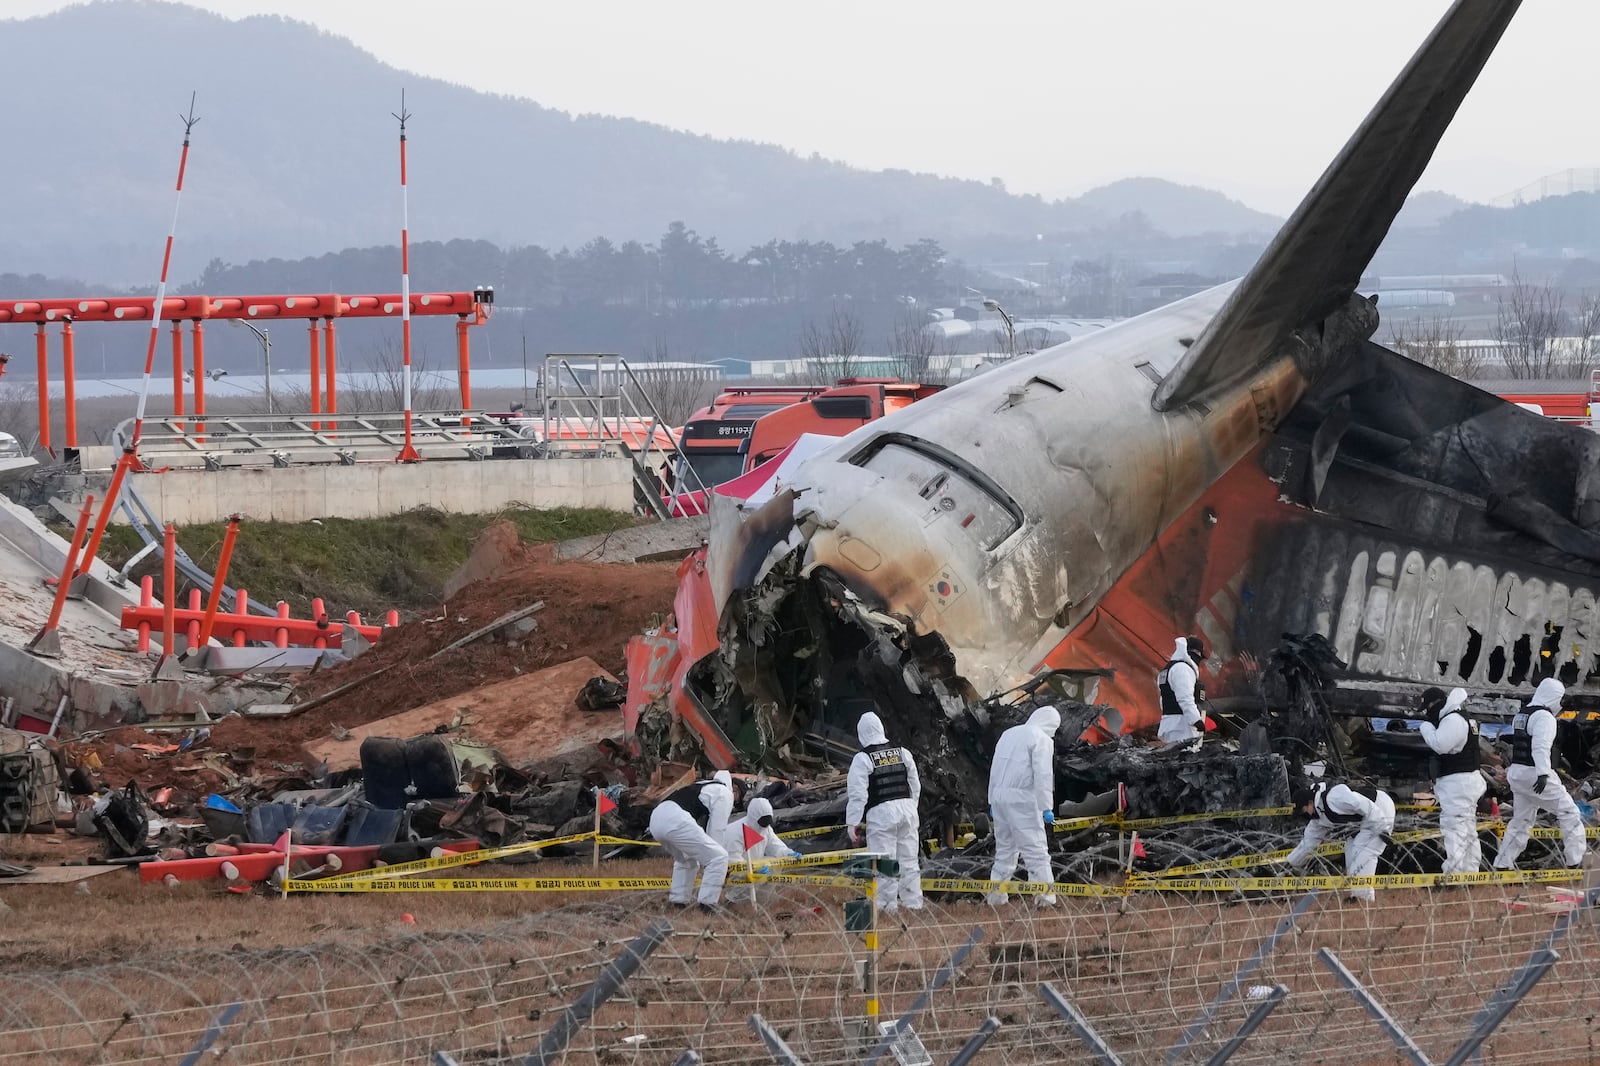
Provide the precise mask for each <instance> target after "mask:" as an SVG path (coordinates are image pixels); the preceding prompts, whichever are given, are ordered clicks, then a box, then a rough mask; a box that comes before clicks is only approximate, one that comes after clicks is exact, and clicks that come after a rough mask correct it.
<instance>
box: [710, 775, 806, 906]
mask: <svg viewBox="0 0 1600 1066" xmlns="http://www.w3.org/2000/svg"><path fill="white" fill-rule="evenodd" d="M747 828H748V829H749V830H750V831H751V832H752V833H760V834H761V839H760V840H758V841H756V842H755V843H754V844H751V845H749V847H748V848H747V847H746V846H745V830H746V829H747ZM722 846H723V847H724V848H726V849H727V852H728V854H729V855H730V856H736V857H739V858H744V857H745V856H748V857H749V859H750V862H751V863H752V864H753V865H757V866H759V865H760V860H761V859H782V858H799V856H800V853H799V852H798V851H795V850H793V849H792V848H790V847H789V845H788V844H785V843H784V842H783V839H782V838H781V837H779V836H778V831H777V830H776V829H774V828H772V802H771V801H770V800H764V799H753V800H751V801H750V808H749V809H748V810H747V811H745V812H744V817H743V818H740V819H739V820H738V821H736V822H729V823H728V828H727V829H726V830H724V831H723V834H722ZM726 895H727V897H728V899H730V900H741V901H743V900H748V899H749V898H750V889H749V888H748V887H746V886H744V885H741V884H739V883H738V877H737V875H736V876H735V878H734V882H733V883H732V884H730V885H728V886H727V891H726Z"/></svg>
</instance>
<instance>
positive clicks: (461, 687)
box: [212, 547, 678, 764]
mask: <svg viewBox="0 0 1600 1066" xmlns="http://www.w3.org/2000/svg"><path fill="white" fill-rule="evenodd" d="M521 556H522V558H521V559H520V560H518V561H517V562H516V563H515V564H514V568H513V569H512V570H511V572H509V573H506V574H503V575H502V576H499V577H493V578H487V579H484V580H480V581H476V582H474V583H472V584H471V585H468V586H467V587H466V588H465V589H463V590H462V591H461V592H460V593H458V594H457V595H456V596H455V597H454V598H453V599H452V600H451V601H450V602H449V603H448V604H447V605H446V608H445V610H444V612H443V615H444V617H443V618H433V619H422V620H419V621H415V622H409V623H406V624H405V625H402V626H400V627H398V628H397V629H394V630H391V631H389V632H387V633H385V634H384V635H383V638H382V639H381V640H380V641H379V642H378V643H377V645H375V646H374V647H373V649H372V650H371V651H370V652H368V653H367V654H365V655H363V656H361V657H360V658H358V659H355V660H353V661H351V662H348V663H345V664H343V665H341V666H339V667H337V668H335V669H333V670H329V671H327V672H326V673H322V674H317V675H315V676H313V677H310V678H307V679H305V680H304V681H303V682H302V683H301V684H300V687H299V697H300V699H301V700H309V699H311V698H313V697H315V696H318V695H320V694H322V693H326V692H331V691H332V690H333V689H335V688H338V687H339V686H340V685H344V684H347V683H349V682H352V681H355V680H357V679H358V678H363V677H367V676H368V675H370V674H372V673H373V672H374V671H377V670H380V669H384V668H388V669H386V670H385V672H384V673H383V674H382V675H380V676H377V677H374V678H372V679H371V680H370V681H367V682H366V683H364V684H362V685H359V686H357V687H356V688H354V689H352V690H350V691H349V692H347V693H344V694H342V695H340V696H338V697H336V698H334V699H333V700H331V701H329V702H327V703H323V704H319V705H318V706H316V707H314V708H311V709H310V710H308V711H306V712H304V713H303V714H299V715H296V716H294V717H292V718H287V719H279V720H270V719H269V720H253V719H244V718H229V719H227V720H226V721H223V722H219V723H218V724H217V725H215V726H213V727H212V744H213V746H214V747H215V748H217V749H219V750H223V751H227V750H229V749H232V748H236V747H240V746H247V747H254V748H255V749H256V761H257V763H258V764H261V763H263V762H267V761H277V762H299V761H302V760H303V758H304V752H303V751H302V745H304V744H305V743H306V742H307V741H308V740H313V739H320V738H322V737H326V736H328V735H330V734H331V732H332V727H333V726H334V725H340V726H343V727H345V728H351V727H354V726H358V725H364V724H366V723H367V722H371V721H373V720H374V719H377V718H384V717H387V716H389V715H392V714H397V713H399V712H400V711H405V710H410V709H411V708H413V707H420V706H423V705H424V704H429V703H434V702H436V701H438V700H443V699H448V698H449V697H451V696H455V695H458V694H460V693H463V692H466V691H469V690H471V689H475V688H478V687H479V686H481V685H487V684H490V683H492V682H496V681H503V680H505V679H507V678H511V677H516V676H518V675H521V674H526V673H530V672H532V671H535V670H541V669H543V668H545V667H548V666H553V665H555V664H557V663H563V662H566V661H568V660H569V659H576V658H578V657H580V656H587V657H589V658H591V659H593V660H595V662H597V663H599V664H600V666H602V667H603V668H604V669H606V670H607V671H609V672H610V673H612V674H614V675H618V676H620V675H621V673H622V668H623V648H624V646H625V645H626V644H627V642H628V640H629V639H630V638H632V637H633V636H635V635H637V634H638V633H640V632H641V631H642V630H643V629H644V628H645V627H646V626H648V625H649V624H650V622H651V619H652V617H653V616H660V615H665V614H666V613H667V612H668V611H669V610H671V608H672V598H673V595H674V593H675V592H676V591H677V584H678V582H677V566H676V564H674V563H636V564H621V563H590V562H582V561H577V560H571V561H564V562H555V561H552V559H551V558H550V551H549V549H548V548H546V547H535V548H526V549H522V552H521ZM541 600H542V601H543V602H544V609H543V610H541V611H539V612H538V613H537V614H536V615H534V617H535V618H536V619H537V620H538V628H537V629H535V630H534V631H533V633H531V634H529V635H528V636H526V637H518V638H517V639H516V641H514V642H512V643H507V642H506V641H505V640H504V639H503V635H502V639H498V640H497V639H495V637H492V636H490V637H484V638H482V639H480V640H478V641H475V642H474V643H472V644H469V645H467V646H465V647H462V648H457V649H455V650H454V651H449V652H446V653H445V654H443V655H440V656H439V657H438V658H437V659H432V660H430V659H429V658H428V656H430V655H432V654H433V653H434V652H435V651H437V650H438V649H440V648H443V647H445V646H446V645H448V644H450V643H451V642H452V641H454V640H458V639H459V638H461V637H464V636H466V635H467V634H468V633H471V632H472V631H473V630H475V629H479V628H481V627H483V626H486V625H488V624H489V623H490V622H493V621H494V620H495V619H497V618H499V617H501V616H502V615H505V614H508V613H510V612H513V611H516V610H518V609H520V608H523V607H527V606H529V605H531V604H533V603H536V602H538V601H541ZM573 695H574V696H576V695H577V692H576V690H574V692H573Z"/></svg>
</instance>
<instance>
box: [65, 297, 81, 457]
mask: <svg viewBox="0 0 1600 1066" xmlns="http://www.w3.org/2000/svg"><path fill="white" fill-rule="evenodd" d="M75 363H76V360H75V358H74V352H73V346H72V319H70V318H68V319H66V320H65V321H63V322H62V324H61V382H62V398H61V406H62V408H63V410H62V413H61V414H62V418H63V419H64V420H65V422H66V436H67V445H66V446H67V447H68V448H76V447H77V446H78V372H77V367H76V365H75Z"/></svg>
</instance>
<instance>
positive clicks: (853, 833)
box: [844, 825, 861, 847]
mask: <svg viewBox="0 0 1600 1066" xmlns="http://www.w3.org/2000/svg"><path fill="white" fill-rule="evenodd" d="M844 831H845V835H846V836H847V837H849V838H850V844H851V846H852V847H860V846H861V827H860V826H859V825H848V826H845V830H844Z"/></svg>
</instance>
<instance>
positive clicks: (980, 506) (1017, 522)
mask: <svg viewBox="0 0 1600 1066" xmlns="http://www.w3.org/2000/svg"><path fill="white" fill-rule="evenodd" d="M942 452H943V449H938V448H935V447H934V446H932V445H929V444H926V443H923V442H918V443H916V444H912V443H909V442H902V441H897V440H894V439H893V438H890V439H888V440H886V441H884V442H883V443H881V444H880V445H879V446H878V447H876V448H871V449H869V450H868V451H866V452H864V453H862V454H860V455H859V456H857V457H856V458H853V459H852V460H851V462H853V463H855V464H856V465H858V466H861V467H864V468H866V469H868V470H871V471H873V472H874V473H878V474H882V475H883V476H885V477H887V478H889V479H890V480H891V481H895V482H898V483H900V484H902V485H905V486H906V487H908V488H910V489H911V490H912V491H913V492H915V493H916V494H917V495H918V496H920V497H921V498H922V499H924V500H926V501H927V510H926V511H925V512H924V520H925V521H927V522H933V521H948V522H955V523H956V524H957V525H958V526H959V527H960V528H961V529H963V530H966V532H967V535H968V536H970V537H972V538H973V539H974V540H976V541H977V542H978V543H979V544H980V545H982V546H983V548H984V549H985V550H989V549H992V548H994V547H995V546H997V545H998V544H999V543H1000V542H1001V541H1003V540H1005V539H1006V538H1007V537H1009V536H1011V534H1013V533H1015V532H1016V531H1017V530H1018V529H1019V528H1020V527H1021V525H1022V513H1021V511H1020V509H1018V507H1017V505H1016V504H1015V503H1013V502H1012V501H1011V500H1010V499H1009V498H1007V497H1006V496H1005V494H1004V493H1002V492H1001V491H1000V489H999V488H998V487H997V486H994V485H992V483H988V479H987V478H984V477H983V476H982V475H981V474H978V473H977V472H976V471H973V470H970V469H968V468H966V466H965V464H963V463H961V462H960V461H959V460H956V459H955V458H954V457H953V456H946V455H943V454H941V453H942Z"/></svg>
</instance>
